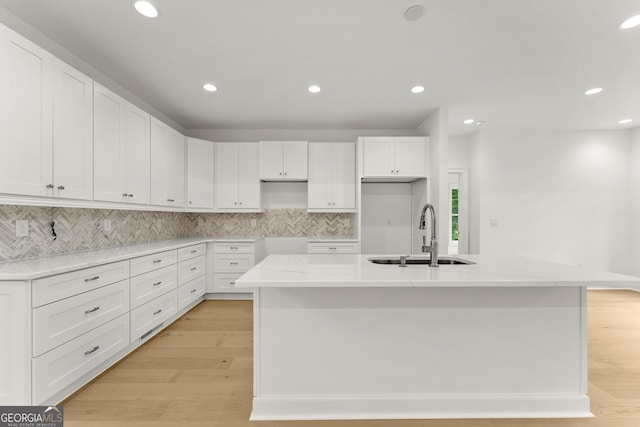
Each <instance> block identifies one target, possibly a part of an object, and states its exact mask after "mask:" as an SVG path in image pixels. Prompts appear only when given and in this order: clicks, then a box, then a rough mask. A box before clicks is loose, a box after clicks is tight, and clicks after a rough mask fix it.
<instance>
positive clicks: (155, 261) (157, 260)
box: [153, 259, 162, 264]
mask: <svg viewBox="0 0 640 427" xmlns="http://www.w3.org/2000/svg"><path fill="white" fill-rule="evenodd" d="M159 262H162V260H161V259H155V260H153V263H154V264H157V263H159Z"/></svg>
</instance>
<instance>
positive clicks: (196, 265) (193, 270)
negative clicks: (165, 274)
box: [178, 256, 206, 286]
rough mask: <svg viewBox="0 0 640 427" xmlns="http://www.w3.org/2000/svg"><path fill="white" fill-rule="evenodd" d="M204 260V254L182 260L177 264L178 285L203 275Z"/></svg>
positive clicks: (204, 268)
mask: <svg viewBox="0 0 640 427" xmlns="http://www.w3.org/2000/svg"><path fill="white" fill-rule="evenodd" d="M205 271H206V261H205V258H204V256H199V257H198V258H193V259H190V260H187V261H183V262H181V263H179V264H178V286H182V285H183V284H185V283H187V282H188V281H190V280H193V279H195V278H196V277H199V276H202V275H204V273H205Z"/></svg>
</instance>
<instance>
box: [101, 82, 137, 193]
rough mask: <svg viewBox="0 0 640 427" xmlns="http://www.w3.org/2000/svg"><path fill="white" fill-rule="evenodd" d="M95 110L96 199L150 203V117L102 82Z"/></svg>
mask: <svg viewBox="0 0 640 427" xmlns="http://www.w3.org/2000/svg"><path fill="white" fill-rule="evenodd" d="M94 110H95V111H94V199H95V200H101V201H107V202H121V203H137V204H149V185H150V175H149V173H150V172H149V163H150V155H149V152H150V116H149V114H148V113H146V112H144V111H142V110H141V109H139V108H137V107H136V106H134V105H132V104H131V103H129V102H127V101H125V100H124V99H122V98H120V97H119V96H117V95H116V94H114V93H113V92H111V91H110V90H108V89H106V88H105V87H103V86H101V85H99V84H98V83H95V85H94Z"/></svg>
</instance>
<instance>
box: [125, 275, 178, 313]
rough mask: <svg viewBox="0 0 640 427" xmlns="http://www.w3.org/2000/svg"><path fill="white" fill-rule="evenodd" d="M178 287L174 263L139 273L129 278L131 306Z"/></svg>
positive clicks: (133, 306) (138, 304)
mask: <svg viewBox="0 0 640 427" xmlns="http://www.w3.org/2000/svg"><path fill="white" fill-rule="evenodd" d="M177 287H178V268H177V266H176V265H175V264H173V265H168V266H166V267H162V268H160V269H158V270H154V271H150V272H148V273H144V274H141V275H139V276H136V277H133V278H132V279H131V308H132V309H133V308H136V307H139V306H141V305H142V304H145V303H148V302H149V301H152V300H153V299H155V298H157V297H159V296H161V295H164V294H165V293H167V292H169V291H172V290H175V289H176V288H177Z"/></svg>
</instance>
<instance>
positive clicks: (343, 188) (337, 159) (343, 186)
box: [331, 143, 356, 209]
mask: <svg viewBox="0 0 640 427" xmlns="http://www.w3.org/2000/svg"><path fill="white" fill-rule="evenodd" d="M333 149H334V158H333V169H332V173H331V179H332V180H333V187H332V189H333V200H332V202H333V203H334V205H333V206H332V207H333V208H335V209H355V208H356V146H355V144H352V143H337V144H333Z"/></svg>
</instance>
